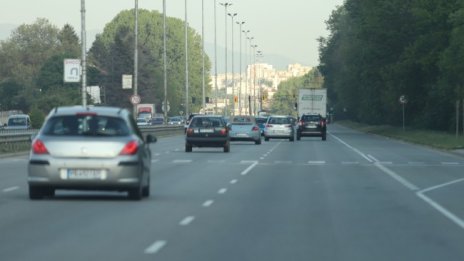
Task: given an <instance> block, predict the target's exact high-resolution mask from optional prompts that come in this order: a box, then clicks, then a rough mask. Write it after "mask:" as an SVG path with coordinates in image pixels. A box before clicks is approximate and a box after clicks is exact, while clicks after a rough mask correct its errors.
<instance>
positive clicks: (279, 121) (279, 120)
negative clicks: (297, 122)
mask: <svg viewBox="0 0 464 261" xmlns="http://www.w3.org/2000/svg"><path fill="white" fill-rule="evenodd" d="M269 123H270V124H290V123H291V121H290V119H289V118H270V119H269Z"/></svg>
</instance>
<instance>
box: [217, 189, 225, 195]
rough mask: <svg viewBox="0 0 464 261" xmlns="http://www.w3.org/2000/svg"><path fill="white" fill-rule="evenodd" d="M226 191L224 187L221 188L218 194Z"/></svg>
mask: <svg viewBox="0 0 464 261" xmlns="http://www.w3.org/2000/svg"><path fill="white" fill-rule="evenodd" d="M226 192H227V189H226V188H222V189H220V190H218V194H224V193H226Z"/></svg>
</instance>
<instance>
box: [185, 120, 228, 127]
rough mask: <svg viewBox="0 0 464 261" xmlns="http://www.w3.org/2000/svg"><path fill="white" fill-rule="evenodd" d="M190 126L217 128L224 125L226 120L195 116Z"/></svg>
mask: <svg viewBox="0 0 464 261" xmlns="http://www.w3.org/2000/svg"><path fill="white" fill-rule="evenodd" d="M190 127H194V128H215V127H224V122H223V121H222V120H221V118H219V117H216V118H212V117H211V118H210V117H208V118H206V117H195V118H193V119H192V123H191V124H190Z"/></svg>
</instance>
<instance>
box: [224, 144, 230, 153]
mask: <svg viewBox="0 0 464 261" xmlns="http://www.w3.org/2000/svg"><path fill="white" fill-rule="evenodd" d="M224 152H230V142H226V144H225V145H224Z"/></svg>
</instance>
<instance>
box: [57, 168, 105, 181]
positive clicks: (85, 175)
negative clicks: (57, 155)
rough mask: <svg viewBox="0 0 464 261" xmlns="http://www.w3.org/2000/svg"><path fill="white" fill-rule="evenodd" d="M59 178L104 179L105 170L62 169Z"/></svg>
mask: <svg viewBox="0 0 464 261" xmlns="http://www.w3.org/2000/svg"><path fill="white" fill-rule="evenodd" d="M61 178H64V179H73V180H95V179H100V180H103V179H106V171H105V170H101V169H64V170H62V172H61Z"/></svg>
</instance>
